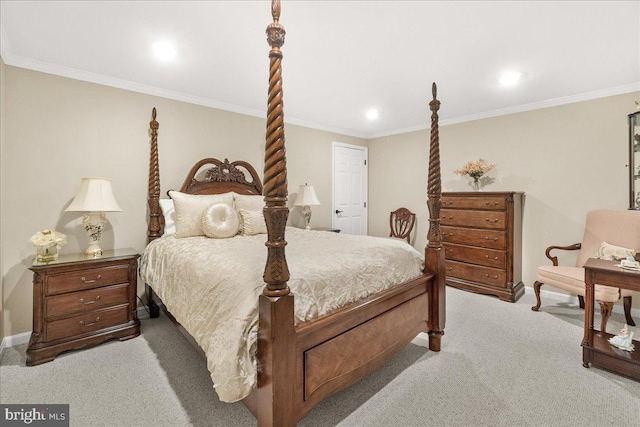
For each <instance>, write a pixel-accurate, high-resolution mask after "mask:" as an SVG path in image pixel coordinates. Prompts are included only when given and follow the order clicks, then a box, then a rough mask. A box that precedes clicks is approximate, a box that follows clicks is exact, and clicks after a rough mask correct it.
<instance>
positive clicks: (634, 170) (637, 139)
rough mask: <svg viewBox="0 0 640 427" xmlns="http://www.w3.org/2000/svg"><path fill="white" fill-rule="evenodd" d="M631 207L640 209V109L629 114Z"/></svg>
mask: <svg viewBox="0 0 640 427" xmlns="http://www.w3.org/2000/svg"><path fill="white" fill-rule="evenodd" d="M629 209H635V210H640V111H637V112H635V113H632V114H629Z"/></svg>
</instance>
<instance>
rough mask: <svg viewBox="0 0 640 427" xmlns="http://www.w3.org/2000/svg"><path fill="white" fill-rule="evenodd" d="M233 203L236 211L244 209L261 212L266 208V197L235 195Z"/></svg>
mask: <svg viewBox="0 0 640 427" xmlns="http://www.w3.org/2000/svg"><path fill="white" fill-rule="evenodd" d="M233 201H234V202H235V206H236V209H244V210H247V211H261V210H262V209H263V208H264V206H265V203H264V196H261V195H245V194H238V193H235V192H234V193H233Z"/></svg>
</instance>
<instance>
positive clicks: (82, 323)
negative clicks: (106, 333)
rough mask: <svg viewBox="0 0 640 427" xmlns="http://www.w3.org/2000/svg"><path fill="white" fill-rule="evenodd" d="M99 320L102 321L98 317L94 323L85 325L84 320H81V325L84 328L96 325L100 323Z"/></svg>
mask: <svg viewBox="0 0 640 427" xmlns="http://www.w3.org/2000/svg"><path fill="white" fill-rule="evenodd" d="M98 320H100V316H98V317H96V320H94V321H93V322H91V323H84V320H81V321H80V324H81V325H82V326H91V325H95V324H96V323H98Z"/></svg>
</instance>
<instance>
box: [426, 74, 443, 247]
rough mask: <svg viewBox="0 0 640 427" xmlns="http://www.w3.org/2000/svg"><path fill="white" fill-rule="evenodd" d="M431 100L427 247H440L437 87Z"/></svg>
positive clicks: (440, 197)
mask: <svg viewBox="0 0 640 427" xmlns="http://www.w3.org/2000/svg"><path fill="white" fill-rule="evenodd" d="M431 92H432V94H433V100H432V101H431V102H430V103H429V108H430V109H431V144H430V149H429V180H428V181H427V197H428V202H427V205H428V207H429V232H428V234H427V240H428V241H429V243H428V246H429V247H432V248H441V247H442V232H441V231H440V207H441V205H442V185H441V179H440V147H439V144H440V133H439V129H438V110H439V109H440V101H438V99H437V98H436V97H437V95H438V87H437V86H436V83H435V82H434V83H433V84H432V85H431Z"/></svg>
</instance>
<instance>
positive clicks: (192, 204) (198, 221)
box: [169, 191, 233, 238]
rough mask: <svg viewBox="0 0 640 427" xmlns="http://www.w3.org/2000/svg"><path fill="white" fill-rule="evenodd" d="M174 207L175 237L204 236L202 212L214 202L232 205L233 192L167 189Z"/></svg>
mask: <svg viewBox="0 0 640 427" xmlns="http://www.w3.org/2000/svg"><path fill="white" fill-rule="evenodd" d="M169 197H171V198H172V199H173V203H174V205H175V209H176V233H175V236H176V237H180V238H181V237H192V236H204V232H203V231H202V213H203V212H204V210H205V209H206V208H207V207H209V206H211V205H212V204H214V203H226V204H228V205H229V206H232V205H233V194H231V193H224V194H186V193H180V192H179V191H169Z"/></svg>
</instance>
